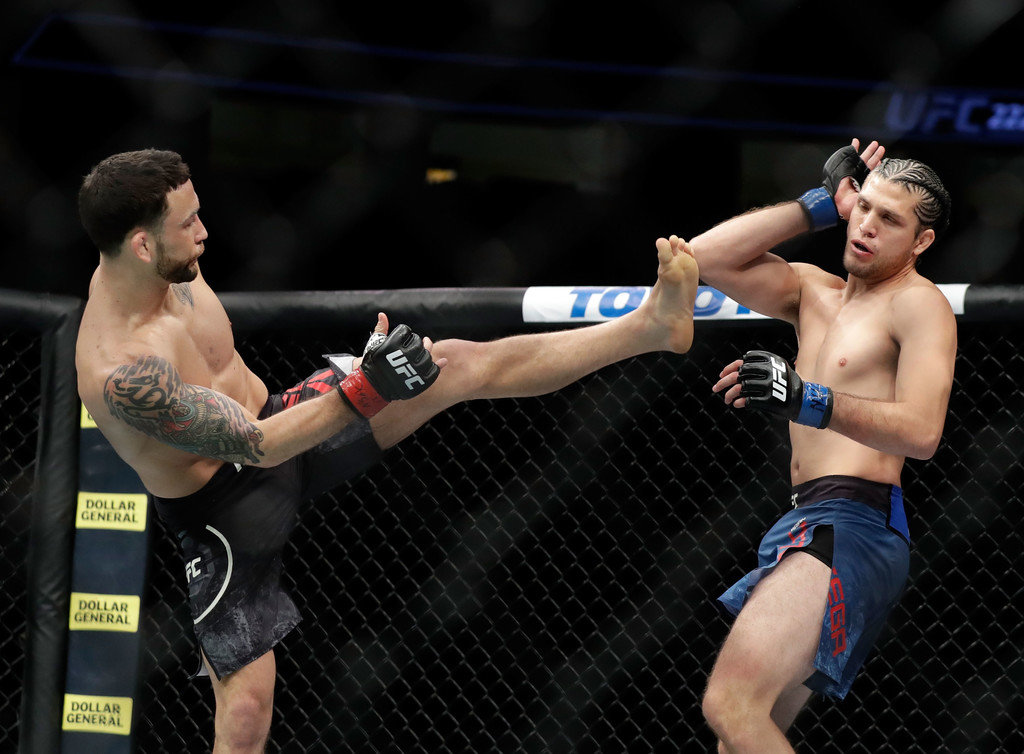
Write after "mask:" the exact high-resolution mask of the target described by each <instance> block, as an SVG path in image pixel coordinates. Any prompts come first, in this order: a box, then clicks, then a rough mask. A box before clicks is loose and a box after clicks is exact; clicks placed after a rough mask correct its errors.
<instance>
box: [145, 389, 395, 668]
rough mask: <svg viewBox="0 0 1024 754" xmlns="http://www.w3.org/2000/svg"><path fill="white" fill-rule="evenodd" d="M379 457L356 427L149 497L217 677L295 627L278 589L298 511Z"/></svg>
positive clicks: (272, 406)
mask: <svg viewBox="0 0 1024 754" xmlns="http://www.w3.org/2000/svg"><path fill="white" fill-rule="evenodd" d="M336 384H337V378H336V377H335V376H334V374H333V372H332V371H331V370H330V369H325V370H321V371H320V372H317V373H316V374H314V375H311V376H310V377H309V378H307V379H306V380H305V381H303V382H302V383H301V384H299V385H296V386H295V387H294V388H292V389H291V390H288V391H285V392H284V393H282V394H280V395H274V396H271V397H270V398H269V399H268V401H267V404H266V406H265V407H264V409H263V411H262V412H261V413H260V418H265V417H267V416H270V415H272V414H275V413H277V412H278V411H283V410H286V409H288V408H290V407H291V406H293V405H295V404H296V403H299V402H301V401H302V400H306V399H308V398H311V397H313V396H315V395H319V394H320V393H323V392H326V391H328V390H333V389H334V386H335V385H336ZM380 457H381V450H380V447H379V446H378V445H377V443H376V441H375V440H374V439H373V435H372V433H371V432H370V424H369V422H367V421H366V420H365V419H358V420H356V421H354V422H352V423H351V424H349V425H348V426H347V427H345V429H343V430H342V431H341V432H339V433H338V434H337V435H335V436H333V437H331V438H330V439H328V440H326V441H325V442H323V443H322V444H321V445H319V446H317V447H316V448H313V449H311V450H309V451H307V452H305V453H303V454H301V455H299V456H296V457H294V458H292V459H290V460H288V461H286V462H285V463H282V464H280V465H279V466H275V467H273V468H259V467H256V466H242V467H238V466H236V465H235V464H233V463H225V464H224V465H223V466H222V467H221V468H220V469H218V470H217V472H216V473H215V474H214V475H213V477H211V479H210V481H209V482H207V484H206V485H205V486H204V487H203V488H202V489H200V490H199V491H197V492H195V493H193V494H191V495H188V496H187V497H180V498H160V497H156V496H154V497H153V502H154V505H155V507H156V510H157V513H158V514H159V515H160V518H161V519H162V520H163V522H164V524H165V525H166V526H167V527H168V528H169V529H170V531H171V532H172V533H173V534H174V535H175V536H176V537H177V539H178V543H179V546H180V550H181V553H182V557H183V559H184V564H185V578H186V580H187V582H188V593H189V605H190V608H191V613H192V621H193V624H194V629H195V633H196V638H197V639H198V640H199V644H200V646H201V647H202V651H203V654H204V655H205V656H206V659H207V662H208V663H209V665H210V668H211V669H212V670H213V672H214V673H215V674H216V676H217V677H218V678H223V677H224V676H226V675H228V674H230V673H233V672H235V671H236V670H238V669H239V668H242V667H244V666H245V665H248V664H249V663H251V662H253V661H254V660H256V659H258V658H259V657H261V656H263V655H264V654H266V653H267V652H268V651H270V650H271V649H272V648H273V647H274V646H275V645H276V644H277V643H278V642H279V641H281V639H283V638H284V637H285V636H286V635H287V634H288V633H289V632H290V631H291V630H292V629H293V628H295V626H296V625H298V623H299V620H300V617H299V612H298V609H297V608H296V607H295V603H294V602H293V601H292V600H291V598H290V597H289V596H288V595H287V594H286V593H285V591H284V590H283V589H282V587H281V568H282V560H281V557H282V553H283V551H284V547H285V544H286V543H287V541H288V537H289V536H290V535H291V532H292V530H293V529H294V528H295V525H296V523H297V520H298V511H299V505H300V504H301V503H302V502H303V501H304V500H306V499H308V498H311V497H316V496H317V495H320V494H322V493H324V492H326V491H327V490H329V489H332V488H333V487H335V486H337V485H338V484H341V483H342V482H344V481H346V480H348V479H351V478H352V477H354V476H356V475H358V474H360V473H362V472H363V471H365V470H366V469H367V468H369V467H370V466H372V465H373V464H375V463H376V462H377V461H378V460H380Z"/></svg>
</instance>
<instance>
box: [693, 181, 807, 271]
mask: <svg viewBox="0 0 1024 754" xmlns="http://www.w3.org/2000/svg"><path fill="white" fill-rule="evenodd" d="M808 230H809V225H808V222H807V216H806V214H805V213H804V211H803V209H801V207H800V205H799V204H797V203H796V202H795V201H794V202H785V203H783V204H777V205H775V206H772V207H764V208H762V209H757V210H752V211H750V212H747V213H746V214H743V215H738V216H736V217H733V218H731V219H729V220H726V221H725V222H723V223H720V224H718V225H716V226H715V227H713V228H711V229H710V230H708V231H706V232H704V233H701V234H700V235H699V236H696V237H695V238H693V239H691V240H690V246H691V248H692V249H693V253H694V256H695V257H696V258H697V264H698V265H699V266H700V276H701V278H702V279H703V280H704V281H705V282H707V283H709V284H711V285H717V282H716V278H717V277H718V276H719V275H722V274H728V273H730V272H735V271H738V270H742V269H743V268H744V267H746V266H747V265H749V264H750V263H751V262H753V261H754V260H756V259H757V258H758V257H761V256H762V255H764V254H766V253H767V252H768V251H770V250H771V249H773V248H775V247H776V246H778V245H779V244H781V243H784V242H786V241H788V240H790V239H792V238H795V237H796V236H798V235H801V234H802V233H806V232H807V231H808Z"/></svg>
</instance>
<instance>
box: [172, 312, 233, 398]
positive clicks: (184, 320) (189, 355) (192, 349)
mask: <svg viewBox="0 0 1024 754" xmlns="http://www.w3.org/2000/svg"><path fill="white" fill-rule="evenodd" d="M176 330H177V332H176V336H175V338H174V342H175V350H176V351H177V356H178V361H177V367H178V371H179V372H180V373H181V376H182V378H183V379H184V380H185V381H187V382H190V383H192V384H194V385H203V386H205V387H211V388H213V389H214V390H217V391H218V392H222V393H224V394H226V395H229V396H232V397H236V396H237V395H238V394H239V392H240V390H241V389H242V386H241V381H242V380H243V374H242V364H241V360H240V359H239V358H238V356H237V354H236V353H235V341H234V336H233V334H232V331H231V322H230V321H229V320H228V317H227V313H226V312H225V311H224V308H223V307H222V306H221V305H220V302H219V301H217V300H216V298H215V297H212V296H211V297H210V298H209V299H207V298H206V297H204V296H197V297H196V299H195V301H194V306H189V307H188V308H187V309H186V311H184V312H183V314H182V315H181V316H180V317H178V318H177V320H176Z"/></svg>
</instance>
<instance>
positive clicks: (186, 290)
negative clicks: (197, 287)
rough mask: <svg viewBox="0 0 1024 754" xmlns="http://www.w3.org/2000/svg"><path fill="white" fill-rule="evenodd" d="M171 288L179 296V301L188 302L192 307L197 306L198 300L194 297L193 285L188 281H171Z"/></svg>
mask: <svg viewBox="0 0 1024 754" xmlns="http://www.w3.org/2000/svg"><path fill="white" fill-rule="evenodd" d="M171 290H172V291H174V295H175V296H177V297H178V301H180V302H181V303H183V304H186V305H187V306H188V307H189V308H190V309H195V308H196V301H195V299H194V298H192V286H191V285H190V284H188V283H171Z"/></svg>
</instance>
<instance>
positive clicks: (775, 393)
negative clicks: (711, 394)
mask: <svg viewBox="0 0 1024 754" xmlns="http://www.w3.org/2000/svg"><path fill="white" fill-rule="evenodd" d="M739 381H740V384H741V385H742V386H743V388H742V390H741V391H740V397H741V398H746V399H747V405H748V406H750V407H751V408H755V409H758V410H759V411H767V412H768V413H770V414H775V415H776V416H781V417H783V418H785V419H789V420H790V421H794V422H796V423H797V424H803V425H805V426H808V427H814V428H815V429H824V428H825V427H827V426H828V422H829V420H830V419H831V418H832V406H833V404H834V403H835V396H834V395H833V393H832V389H831V388H827V387H825V386H824V385H818V384H817V383H814V382H804V381H803V380H802V379H800V375H798V374H797V373H796V371H795V370H794V369H792V368H791V367H790V366H789V364H787V363H786V361H785V359H783V358H782V357H781V356H777V355H775V354H774V353H770V352H768V351H747V352H746V353H745V354H743V364H742V365H741V366H740V371H739Z"/></svg>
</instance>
